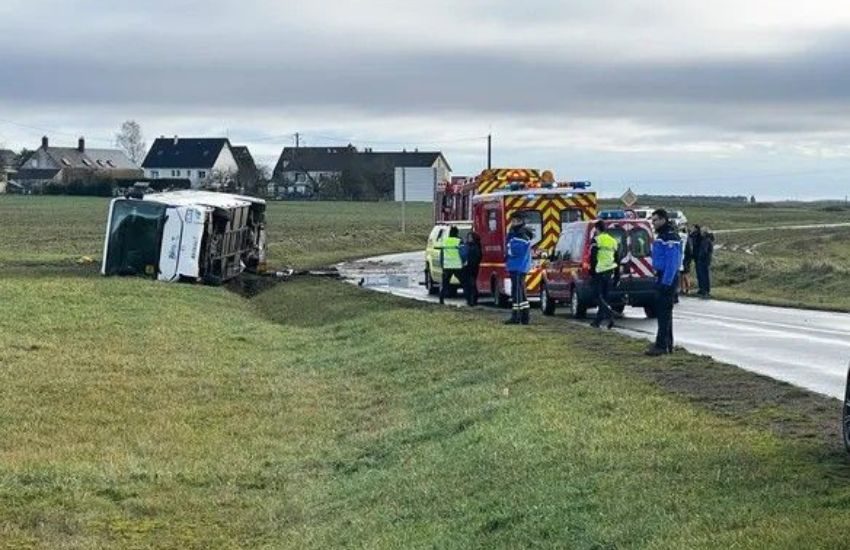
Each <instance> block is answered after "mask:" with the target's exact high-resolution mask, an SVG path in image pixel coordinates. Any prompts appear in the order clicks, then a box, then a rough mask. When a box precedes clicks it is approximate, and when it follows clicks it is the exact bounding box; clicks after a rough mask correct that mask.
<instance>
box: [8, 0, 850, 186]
mask: <svg viewBox="0 0 850 550" xmlns="http://www.w3.org/2000/svg"><path fill="white" fill-rule="evenodd" d="M0 51H3V52H5V55H4V56H3V59H4V65H5V66H4V69H5V70H4V71H3V77H2V79H0V144H2V145H4V146H6V147H9V148H14V149H19V148H21V147H29V148H34V147H37V146H38V144H39V139H40V136H41V135H42V134H44V133H48V134H49V135H50V137H51V140H52V142H53V143H62V142H64V143H67V144H73V143H75V137H76V136H78V135H85V136H86V138H87V140H88V142H89V143H90V144H91V145H92V146H107V145H109V144H110V143H109V142H110V141H111V140H112V139H113V135H114V133H115V131H116V129H117V128H118V126H120V124H121V122H122V121H123V120H126V119H135V120H137V121H139V122H140V123H141V125H142V128H143V131H144V132H145V135H146V137H147V138H148V141H149V142H150V141H151V140H152V139H153V138H155V137H157V136H159V135H169V136H171V135H174V134H178V135H183V136H187V137H188V136H219V135H228V136H229V137H230V138H231V140H232V141H233V142H234V143H239V144H243V143H244V144H247V145H249V146H251V149H252V151H253V152H254V154H255V157H257V159H258V160H259V161H260V162H264V163H268V164H271V163H273V162H274V160H275V158H276V156H277V154H278V153H279V151H280V149H281V148H282V147H283V146H284V145H292V144H293V142H294V140H293V137H292V134H294V133H295V132H300V133H301V134H302V136H303V138H302V144H305V145H330V144H336V145H338V144H346V143H348V142H349V141H351V142H352V143H354V144H355V145H357V146H361V147H362V146H370V147H372V148H374V149H375V150H379V149H400V148H402V147H407V148H409V149H410V148H414V147H418V148H420V149H441V150H442V151H444V153H445V154H446V156H447V158H448V160H449V162H450V163H451V164H452V167H453V169H454V171H455V173H456V174H473V173H476V172H478V171H479V170H480V169H481V168H482V167H483V165H484V163H485V162H486V157H485V139H484V137H483V136H486V135H487V134H488V133H491V132H492V134H493V140H494V165H500V166H533V167H540V168H552V169H554V170H555V173H556V175H557V176H558V177H559V179H589V180H591V181H593V182H594V184H595V185H596V187H597V190H599V191H601V192H602V193H603V194H606V195H612V194H619V193H621V192H622V191H623V190H624V189H625V188H626V187H627V186H631V187H632V188H633V189H635V190H636V191H637V192H638V193H676V194H746V195H749V194H755V195H756V196H757V197H764V198H808V197H813V198H814V197H817V198H820V197H841V198H843V197H844V196H845V195H847V194H848V193H850V116H849V115H850V55H848V51H850V3H847V2H828V1H824V0H809V1H807V2H800V1H799V0H795V1H790V0H713V1H712V2H706V1H705V0H700V1H694V0H677V1H675V2H671V1H669V0H665V1H649V0H647V1H630V0H593V1H589V0H588V1H581V2H579V1H572V0H558V1H543V0H525V1H522V2H518V1H515V0H513V1H508V0H486V1H485V0H434V1H431V0H418V1H416V2H407V1H403V0H362V1H359V2H354V1H351V0H311V1H307V0H275V1H273V0H241V1H239V2H235V1H233V0H229V1H223V0H168V1H164V0H146V1H144V2H140V1H135V2H132V3H130V2H123V1H121V0H115V1H108V0H102V1H93V0H75V1H73V2H69V1H67V0H2V2H0Z"/></svg>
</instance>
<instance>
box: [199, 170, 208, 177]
mask: <svg viewBox="0 0 850 550" xmlns="http://www.w3.org/2000/svg"><path fill="white" fill-rule="evenodd" d="M205 177H207V173H206V172H205V171H204V170H198V179H204V178H205Z"/></svg>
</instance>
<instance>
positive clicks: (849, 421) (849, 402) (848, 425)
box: [841, 371, 850, 452]
mask: <svg viewBox="0 0 850 550" xmlns="http://www.w3.org/2000/svg"><path fill="white" fill-rule="evenodd" d="M841 425H842V427H843V430H842V433H843V435H844V448H845V449H847V452H850V371H848V372H847V385H846V386H845V389H844V410H843V411H842V415H841Z"/></svg>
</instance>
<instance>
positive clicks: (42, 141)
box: [41, 136, 47, 149]
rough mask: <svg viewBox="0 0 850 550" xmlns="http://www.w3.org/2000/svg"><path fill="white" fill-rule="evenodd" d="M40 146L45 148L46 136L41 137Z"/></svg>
mask: <svg viewBox="0 0 850 550" xmlns="http://www.w3.org/2000/svg"><path fill="white" fill-rule="evenodd" d="M41 148H42V149H47V136H44V137H42V138H41Z"/></svg>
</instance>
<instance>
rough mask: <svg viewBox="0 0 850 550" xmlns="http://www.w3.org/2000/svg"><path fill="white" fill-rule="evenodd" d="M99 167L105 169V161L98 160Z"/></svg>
mask: <svg viewBox="0 0 850 550" xmlns="http://www.w3.org/2000/svg"><path fill="white" fill-rule="evenodd" d="M97 165H98V166H100V167H103V166H104V164H103V161H102V160H100V159H98V160H97Z"/></svg>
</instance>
